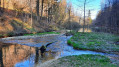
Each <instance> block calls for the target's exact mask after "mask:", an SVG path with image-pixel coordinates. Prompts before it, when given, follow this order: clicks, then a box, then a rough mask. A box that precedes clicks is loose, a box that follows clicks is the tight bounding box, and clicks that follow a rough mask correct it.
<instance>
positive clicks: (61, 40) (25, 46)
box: [0, 35, 115, 67]
mask: <svg viewBox="0 0 119 67" xmlns="http://www.w3.org/2000/svg"><path fill="white" fill-rule="evenodd" d="M70 37H71V36H68V37H66V36H64V35H52V36H47V37H34V38H30V39H29V38H26V39H21V38H20V39H8V40H5V41H4V42H6V43H15V44H16V45H13V44H11V45H9V46H2V47H1V48H0V55H1V56H0V59H1V60H0V61H1V63H0V64H1V66H4V67H36V66H37V65H40V64H42V63H44V62H46V61H48V60H52V59H56V58H60V57H64V56H70V55H81V54H100V55H106V56H115V55H111V54H105V53H101V52H94V51H84V50H75V49H73V48H72V47H71V46H68V45H67V40H68V39H69V38H70ZM50 42H54V43H52V44H51V45H49V46H48V47H47V49H46V51H45V52H43V53H41V51H40V48H41V46H42V45H46V44H47V43H50Z"/></svg>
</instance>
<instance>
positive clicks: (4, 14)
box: [0, 8, 53, 35]
mask: <svg viewBox="0 0 119 67" xmlns="http://www.w3.org/2000/svg"><path fill="white" fill-rule="evenodd" d="M1 9H3V8H1ZM16 14H18V15H16ZM44 19H46V18H45V17H43V20H41V21H40V20H38V21H36V16H35V15H34V16H33V19H32V22H33V23H32V25H31V15H30V14H29V13H25V12H22V13H21V12H20V13H19V12H17V11H15V10H10V9H4V10H2V11H0V34H1V35H6V34H9V35H11V34H12V35H19V34H24V33H36V32H45V31H51V30H53V29H52V28H53V27H52V26H51V25H52V24H50V25H49V24H48V23H47V20H44Z"/></svg>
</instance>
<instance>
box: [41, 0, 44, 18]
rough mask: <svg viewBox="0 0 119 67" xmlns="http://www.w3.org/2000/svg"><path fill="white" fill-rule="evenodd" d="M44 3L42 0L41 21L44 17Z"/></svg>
mask: <svg viewBox="0 0 119 67" xmlns="http://www.w3.org/2000/svg"><path fill="white" fill-rule="evenodd" d="M43 3H44V0H42V9H41V19H42V15H43V5H44V4H43Z"/></svg>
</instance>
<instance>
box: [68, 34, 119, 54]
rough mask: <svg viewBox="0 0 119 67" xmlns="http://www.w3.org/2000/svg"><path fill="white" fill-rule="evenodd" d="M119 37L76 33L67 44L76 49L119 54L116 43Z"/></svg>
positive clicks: (118, 47) (118, 46)
mask: <svg viewBox="0 0 119 67" xmlns="http://www.w3.org/2000/svg"><path fill="white" fill-rule="evenodd" d="M116 41H119V37H118V36H116V35H112V34H108V33H78V32H77V33H76V34H75V35H74V36H73V37H72V38H71V39H69V40H68V41H67V43H68V44H69V45H71V46H73V47H74V48H75V49H83V50H93V51H101V52H115V51H117V52H119V45H115V44H114V43H115V42H116Z"/></svg>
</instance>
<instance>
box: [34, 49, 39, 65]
mask: <svg viewBox="0 0 119 67" xmlns="http://www.w3.org/2000/svg"><path fill="white" fill-rule="evenodd" d="M35 50H36V57H35V64H38V60H39V49H38V47H36V48H35Z"/></svg>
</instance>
